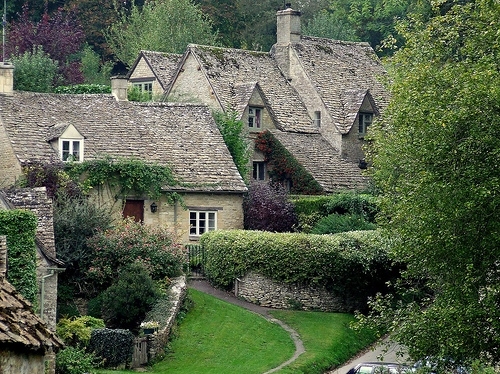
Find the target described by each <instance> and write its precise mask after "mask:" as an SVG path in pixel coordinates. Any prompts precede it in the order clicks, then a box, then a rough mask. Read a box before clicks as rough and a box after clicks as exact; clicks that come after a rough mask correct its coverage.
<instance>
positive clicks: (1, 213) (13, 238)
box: [0, 209, 38, 308]
mask: <svg viewBox="0 0 500 374" xmlns="http://www.w3.org/2000/svg"><path fill="white" fill-rule="evenodd" d="M36 226H37V218H36V216H35V214H34V213H32V212H30V211H27V210H21V209H19V210H18V209H16V210H0V235H6V236H7V256H8V260H7V261H8V264H9V268H8V273H7V279H8V281H9V282H10V283H11V284H12V285H13V286H14V287H15V288H16V290H17V291H19V293H20V294H21V295H23V296H24V297H25V298H26V299H28V300H29V301H30V302H31V303H32V304H33V306H34V307H35V308H36V306H37V304H38V285H37V281H36V246H35V236H36Z"/></svg>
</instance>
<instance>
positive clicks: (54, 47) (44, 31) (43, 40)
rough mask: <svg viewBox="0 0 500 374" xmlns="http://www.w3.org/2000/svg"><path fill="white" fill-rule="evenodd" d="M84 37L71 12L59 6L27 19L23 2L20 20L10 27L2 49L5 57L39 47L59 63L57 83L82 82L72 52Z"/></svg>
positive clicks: (78, 49) (79, 46)
mask: <svg viewBox="0 0 500 374" xmlns="http://www.w3.org/2000/svg"><path fill="white" fill-rule="evenodd" d="M84 38H85V35H84V34H83V30H82V27H81V25H80V24H79V23H78V21H77V19H76V16H75V14H74V13H73V12H71V11H69V12H64V11H62V10H61V9H59V10H58V11H57V12H55V13H53V14H51V15H49V14H48V13H44V14H43V16H42V18H41V19H40V20H39V21H38V22H35V21H32V20H31V19H30V11H29V8H28V5H27V4H25V5H24V6H23V12H22V14H21V15H20V17H19V19H18V20H16V21H13V22H12V23H11V25H10V27H9V32H8V43H7V45H6V51H5V52H6V56H7V57H13V56H20V55H23V54H24V53H26V52H32V51H34V49H35V48H38V46H40V48H41V49H42V51H43V52H44V53H46V54H47V55H48V56H49V57H50V58H51V59H52V60H53V61H54V62H56V63H57V64H58V67H59V70H58V73H59V74H60V76H61V82H60V83H62V84H69V83H83V76H82V74H81V71H80V64H79V62H78V61H76V60H75V58H74V55H75V54H76V53H77V52H79V51H80V49H81V47H82V43H83V41H84ZM39 74H43V72H40V73H39ZM54 83H56V82H54ZM56 85H57V84H56Z"/></svg>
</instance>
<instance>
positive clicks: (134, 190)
mask: <svg viewBox="0 0 500 374" xmlns="http://www.w3.org/2000/svg"><path fill="white" fill-rule="evenodd" d="M67 172H68V174H69V175H70V177H71V178H72V179H74V180H79V181H80V183H81V185H82V189H83V191H84V192H86V191H89V190H90V189H92V188H96V187H99V186H103V185H105V184H107V185H109V186H110V187H111V188H117V191H118V192H117V194H118V195H120V196H127V195H130V194H139V195H146V196H149V197H150V198H151V199H157V198H159V197H160V196H161V195H162V192H163V188H164V187H165V186H175V185H178V184H179V183H178V181H177V180H176V179H175V177H174V174H173V172H172V170H171V169H170V168H169V167H167V166H163V165H158V164H151V163H147V162H144V161H141V160H137V159H130V158H127V159H125V158H116V159H115V158H112V157H110V156H106V157H104V158H100V159H95V160H88V161H84V162H82V163H71V164H68V166H67ZM168 197H169V199H170V200H171V201H177V200H178V199H179V198H180V197H179V195H177V194H176V193H171V194H169V195H168Z"/></svg>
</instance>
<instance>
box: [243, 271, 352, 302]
mask: <svg viewBox="0 0 500 374" xmlns="http://www.w3.org/2000/svg"><path fill="white" fill-rule="evenodd" d="M234 291H235V295H236V296H237V297H240V298H242V299H244V300H246V301H249V302H251V303H254V304H258V305H261V306H264V307H268V308H275V309H300V310H318V311H324V312H350V311H352V309H353V308H352V306H349V305H346V304H345V302H344V301H343V300H342V299H341V298H339V297H335V296H334V295H332V294H331V293H330V292H328V291H327V290H326V289H324V288H321V287H313V286H306V285H298V284H287V283H279V282H276V281H273V280H271V279H269V278H267V277H264V276H262V275H259V274H256V273H253V272H250V273H248V274H247V275H245V276H244V277H243V278H241V279H238V280H237V281H236V282H235V289H234Z"/></svg>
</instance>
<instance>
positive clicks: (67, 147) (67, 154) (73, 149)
mask: <svg viewBox="0 0 500 374" xmlns="http://www.w3.org/2000/svg"><path fill="white" fill-rule="evenodd" d="M80 146H81V140H62V141H61V160H63V161H65V162H66V161H68V162H69V161H77V162H79V161H82V157H81V151H80V148H81V147H80Z"/></svg>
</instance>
